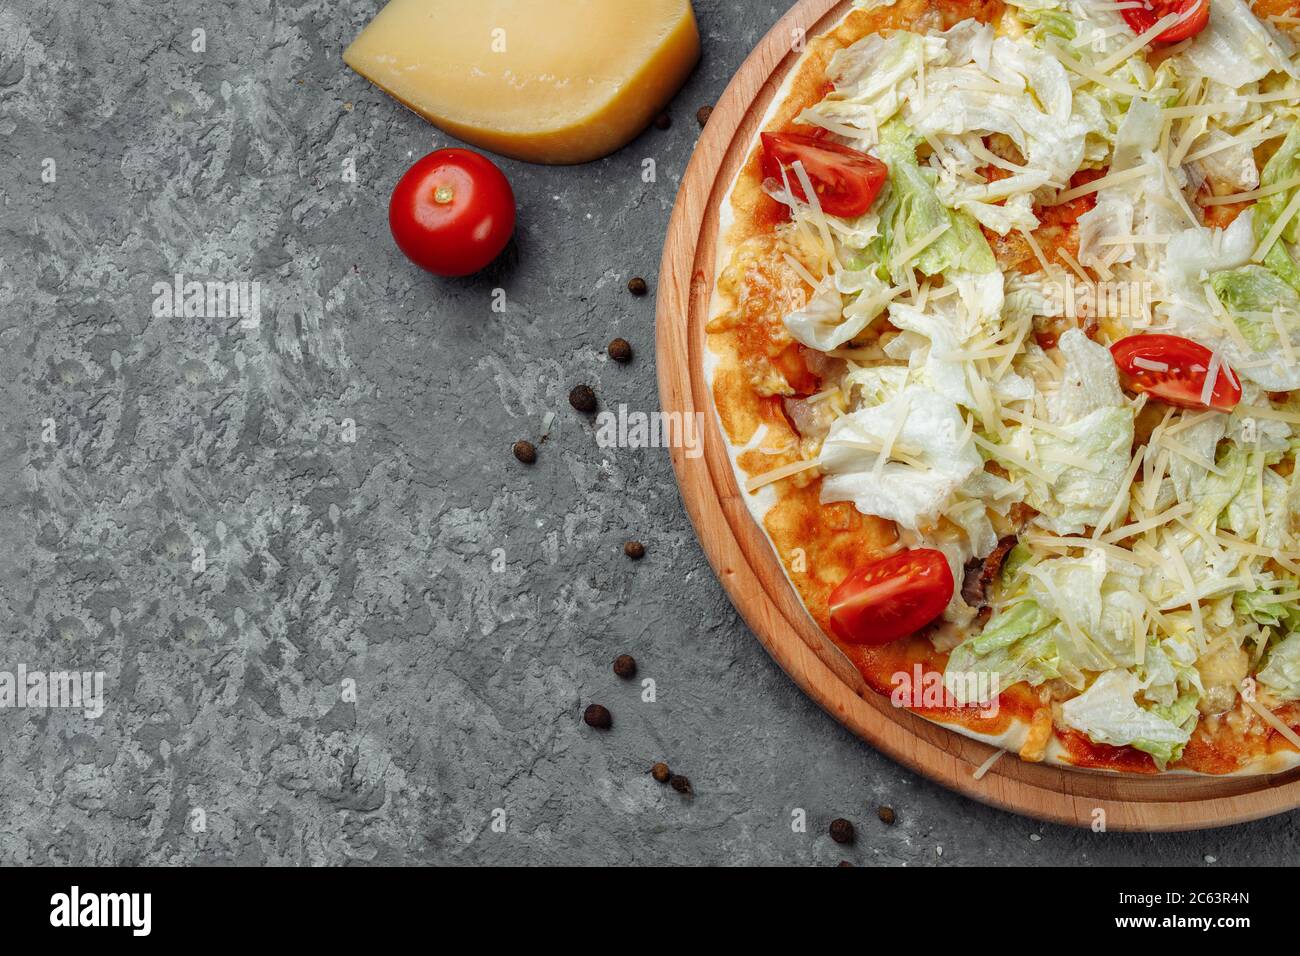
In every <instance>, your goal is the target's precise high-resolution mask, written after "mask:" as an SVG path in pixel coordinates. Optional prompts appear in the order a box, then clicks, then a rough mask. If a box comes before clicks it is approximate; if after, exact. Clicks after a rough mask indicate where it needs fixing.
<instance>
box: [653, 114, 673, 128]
mask: <svg viewBox="0 0 1300 956" xmlns="http://www.w3.org/2000/svg"><path fill="white" fill-rule="evenodd" d="M672 125H673V118H672V117H671V116H669V115H668V114H667V113H660V114H659V115H658V116H656V117H655V129H668V127H670V126H672Z"/></svg>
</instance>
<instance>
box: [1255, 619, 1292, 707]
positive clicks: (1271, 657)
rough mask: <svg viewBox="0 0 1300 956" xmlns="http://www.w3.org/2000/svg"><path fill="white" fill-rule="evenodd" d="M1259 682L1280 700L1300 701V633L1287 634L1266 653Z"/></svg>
mask: <svg viewBox="0 0 1300 956" xmlns="http://www.w3.org/2000/svg"><path fill="white" fill-rule="evenodd" d="M1259 682H1260V683H1261V684H1263V685H1264V686H1265V687H1267V688H1268V689H1269V690H1270V691H1271V692H1272V693H1273V696H1275V697H1277V698H1278V699H1280V700H1297V699H1300V632H1296V633H1292V634H1288V635H1287V636H1286V637H1285V638H1283V639H1282V640H1281V641H1279V642H1278V643H1276V644H1274V645H1273V649H1272V650H1270V651H1269V652H1268V663H1267V664H1266V665H1265V666H1264V668H1263V670H1261V671H1260V672H1259Z"/></svg>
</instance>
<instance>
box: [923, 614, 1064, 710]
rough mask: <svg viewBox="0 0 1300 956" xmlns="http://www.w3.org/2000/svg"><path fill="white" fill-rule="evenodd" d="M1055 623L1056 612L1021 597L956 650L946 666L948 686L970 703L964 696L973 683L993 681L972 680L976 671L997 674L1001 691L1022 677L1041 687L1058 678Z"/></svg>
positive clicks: (952, 691) (960, 698)
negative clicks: (1054, 638) (971, 677)
mask: <svg viewBox="0 0 1300 956" xmlns="http://www.w3.org/2000/svg"><path fill="white" fill-rule="evenodd" d="M1052 622H1053V618H1052V616H1051V615H1050V614H1048V613H1047V612H1046V611H1044V610H1043V609H1042V608H1041V607H1039V606H1038V604H1037V603H1036V602H1035V601H1022V602H1021V603H1019V604H1016V605H1014V606H1013V607H1011V608H1009V609H1008V610H1005V611H1003V612H1001V613H1000V614H998V615H996V616H995V617H994V618H993V619H992V620H991V621H989V623H988V625H987V626H985V628H984V630H983V632H982V633H980V634H977V635H975V636H973V637H969V638H967V639H966V640H965V641H963V642H962V643H961V644H958V645H957V647H955V648H954V649H953V651H952V653H951V654H950V655H949V656H948V666H947V667H946V668H945V670H944V685H945V686H946V687H947V688H948V689H949V691H950V692H951V693H952V694H953V695H954V696H955V697H956V698H957V700H958V701H959V702H960V703H962V704H966V703H970V702H971V701H968V700H967V699H966V694H967V692H968V690H969V688H970V687H971V685H972V683H973V684H974V685H975V686H977V687H979V686H984V687H988V686H990V685H991V683H992V682H979V681H975V682H972V681H970V680H969V676H970V675H972V674H988V675H990V676H993V675H996V678H997V682H996V683H997V687H998V689H999V690H1005V689H1006V688H1008V687H1010V686H1011V685H1012V684H1016V683H1019V682H1020V681H1028V682H1029V683H1030V684H1032V685H1038V684H1041V683H1043V682H1044V681H1048V680H1051V679H1053V678H1055V677H1057V676H1059V675H1058V674H1057V670H1056V661H1057V652H1056V646H1055V643H1054V642H1053V640H1052V628H1051V624H1052ZM978 703H984V701H978Z"/></svg>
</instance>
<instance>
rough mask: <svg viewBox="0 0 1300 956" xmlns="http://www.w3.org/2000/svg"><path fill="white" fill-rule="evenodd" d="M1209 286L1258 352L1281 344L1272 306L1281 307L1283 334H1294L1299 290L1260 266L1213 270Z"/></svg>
mask: <svg viewBox="0 0 1300 956" xmlns="http://www.w3.org/2000/svg"><path fill="white" fill-rule="evenodd" d="M1258 221H1259V220H1258V219H1257V220H1256V223H1258ZM1273 248H1274V249H1276V248H1278V247H1277V246H1276V245H1275V246H1274V247H1273ZM1283 255H1286V252H1285V251H1283ZM1210 288H1212V289H1213V290H1214V294H1215V295H1217V296H1218V297H1219V301H1220V302H1222V303H1223V305H1224V307H1225V308H1227V310H1228V311H1229V312H1230V313H1232V321H1233V322H1234V323H1235V324H1236V326H1237V328H1238V329H1240V330H1241V334H1242V337H1243V338H1244V339H1245V340H1246V341H1247V342H1249V343H1250V346H1251V348H1253V349H1255V351H1257V352H1263V351H1265V350H1266V349H1275V348H1278V347H1280V345H1281V343H1280V342H1279V341H1278V337H1277V330H1276V329H1275V328H1274V325H1273V318H1272V313H1273V310H1274V309H1275V308H1278V307H1280V308H1281V314H1280V318H1281V319H1282V328H1283V330H1284V331H1285V332H1286V334H1288V335H1290V336H1292V337H1294V334H1295V331H1296V328H1297V326H1300V293H1297V292H1296V290H1295V289H1294V288H1292V287H1291V286H1290V285H1289V284H1288V283H1286V282H1285V281H1283V280H1282V279H1281V278H1280V277H1279V276H1278V274H1277V273H1276V272H1273V271H1272V270H1270V269H1265V268H1264V267H1263V266H1257V265H1254V264H1251V265H1246V266H1242V267H1241V268H1240V269H1231V270H1228V271H1226V272H1216V273H1214V274H1213V275H1211V276H1210Z"/></svg>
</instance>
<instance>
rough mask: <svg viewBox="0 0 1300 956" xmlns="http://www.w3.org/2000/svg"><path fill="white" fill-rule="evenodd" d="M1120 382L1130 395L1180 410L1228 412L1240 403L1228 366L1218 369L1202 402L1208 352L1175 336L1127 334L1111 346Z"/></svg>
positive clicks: (1233, 377)
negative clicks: (1141, 395)
mask: <svg viewBox="0 0 1300 956" xmlns="http://www.w3.org/2000/svg"><path fill="white" fill-rule="evenodd" d="M1110 354H1111V355H1113V356H1114V357H1115V365H1116V366H1118V368H1119V377H1120V382H1121V383H1122V384H1123V386H1124V387H1125V388H1127V389H1128V390H1129V391H1131V392H1145V393H1146V394H1148V395H1150V396H1151V397H1152V398H1156V399H1159V400H1160V401H1162V402H1164V403H1165V404H1167V405H1177V406H1178V407H1179V408H1199V409H1205V408H1212V409H1214V410H1215V411H1219V412H1230V411H1232V410H1233V409H1234V408H1236V407H1237V403H1238V402H1240V401H1241V383H1240V382H1239V381H1238V380H1237V376H1236V374H1235V373H1234V372H1233V371H1232V369H1230V368H1229V367H1228V366H1227V365H1223V366H1221V367H1220V371H1219V374H1218V378H1217V379H1216V380H1215V383H1214V390H1213V391H1212V392H1210V402H1209V404H1208V405H1207V404H1206V403H1204V402H1202V401H1201V391H1202V389H1203V388H1204V386H1205V376H1206V375H1208V374H1209V371H1210V357H1211V354H1212V353H1211V352H1210V350H1209V349H1207V348H1206V347H1205V346H1204V345H1201V344H1200V343H1199V342H1193V341H1192V340H1191V339H1185V338H1183V337H1182V336H1178V335H1130V336H1129V337H1128V338H1125V339H1120V340H1119V341H1118V342H1116V343H1115V344H1114V345H1112V346H1111V347H1110Z"/></svg>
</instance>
